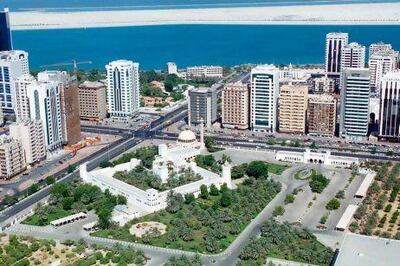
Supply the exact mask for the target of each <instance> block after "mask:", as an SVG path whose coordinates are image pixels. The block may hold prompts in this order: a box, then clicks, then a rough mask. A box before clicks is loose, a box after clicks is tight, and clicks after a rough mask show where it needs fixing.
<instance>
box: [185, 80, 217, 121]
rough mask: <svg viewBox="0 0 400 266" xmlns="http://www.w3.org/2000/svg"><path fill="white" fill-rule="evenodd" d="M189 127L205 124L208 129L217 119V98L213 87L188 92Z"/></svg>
mask: <svg viewBox="0 0 400 266" xmlns="http://www.w3.org/2000/svg"><path fill="white" fill-rule="evenodd" d="M188 95H189V100H188V114H189V126H191V125H198V124H200V123H205V125H206V127H210V126H211V125H212V124H213V123H214V122H215V121H216V120H217V118H218V116H217V115H218V114H217V111H218V97H217V90H216V88H215V87H211V88H204V87H203V88H193V89H190V90H189V93H188Z"/></svg>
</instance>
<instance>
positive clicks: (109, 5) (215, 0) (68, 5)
mask: <svg viewBox="0 0 400 266" xmlns="http://www.w3.org/2000/svg"><path fill="white" fill-rule="evenodd" d="M389 2H398V0H0V7H9V8H10V9H11V10H12V11H23V10H47V11H66V10H68V11H80V10H121V9H165V8H201V7H233V6H240V7H241V6H276V5H305V4H323V5H328V4H346V3H389Z"/></svg>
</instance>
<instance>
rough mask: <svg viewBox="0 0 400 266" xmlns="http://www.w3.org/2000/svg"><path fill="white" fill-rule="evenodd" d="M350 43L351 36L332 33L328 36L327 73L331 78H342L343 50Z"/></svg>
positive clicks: (326, 52)
mask: <svg viewBox="0 0 400 266" xmlns="http://www.w3.org/2000/svg"><path fill="white" fill-rule="evenodd" d="M348 42H349V35H348V34H347V33H341V32H331V33H328V34H327V35H326V50H325V71H326V73H327V74H328V75H330V76H337V77H339V76H340V67H341V59H342V48H343V47H344V46H346V45H347V44H348Z"/></svg>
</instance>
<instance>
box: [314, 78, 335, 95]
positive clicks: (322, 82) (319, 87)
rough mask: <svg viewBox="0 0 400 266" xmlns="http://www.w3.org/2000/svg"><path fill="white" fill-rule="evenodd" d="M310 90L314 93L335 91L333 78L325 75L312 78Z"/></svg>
mask: <svg viewBox="0 0 400 266" xmlns="http://www.w3.org/2000/svg"><path fill="white" fill-rule="evenodd" d="M311 91H312V92H313V93H315V94H323V93H333V92H334V91H335V80H334V79H331V78H328V77H327V76H323V77H319V78H314V79H313V80H312V84H311Z"/></svg>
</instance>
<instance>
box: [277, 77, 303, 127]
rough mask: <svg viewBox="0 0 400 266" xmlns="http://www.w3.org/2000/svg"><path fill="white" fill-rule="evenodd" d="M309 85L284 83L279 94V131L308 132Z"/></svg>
mask: <svg viewBox="0 0 400 266" xmlns="http://www.w3.org/2000/svg"><path fill="white" fill-rule="evenodd" d="M307 101H308V86H307V85H299V84H289V85H282V86H281V87H280V94H279V131H280V132H285V133H302V134H304V133H305V132H306V113H307Z"/></svg>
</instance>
